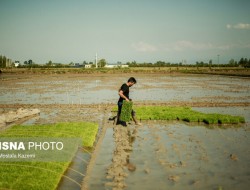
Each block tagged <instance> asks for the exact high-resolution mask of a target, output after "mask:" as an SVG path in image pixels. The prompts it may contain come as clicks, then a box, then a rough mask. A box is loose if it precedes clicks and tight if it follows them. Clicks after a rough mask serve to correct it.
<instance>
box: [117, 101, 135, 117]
mask: <svg viewBox="0 0 250 190" xmlns="http://www.w3.org/2000/svg"><path fill="white" fill-rule="evenodd" d="M132 106H133V102H132V101H129V102H127V101H126V100H123V103H122V110H121V115H120V120H121V121H126V122H128V121H130V117H131V112H132Z"/></svg>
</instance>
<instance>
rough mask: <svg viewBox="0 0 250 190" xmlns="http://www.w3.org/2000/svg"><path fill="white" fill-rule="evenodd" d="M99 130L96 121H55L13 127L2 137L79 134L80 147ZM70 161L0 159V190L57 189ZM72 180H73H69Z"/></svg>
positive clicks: (71, 135)
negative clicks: (53, 122)
mask: <svg viewBox="0 0 250 190" xmlns="http://www.w3.org/2000/svg"><path fill="white" fill-rule="evenodd" d="M97 131H98V125H97V124H95V123H87V122H81V123H80V122H79V123H58V124H50V125H33V126H22V125H17V126H13V127H11V128H10V129H8V130H5V131H3V132H1V133H0V138H1V137H80V138H81V139H82V140H83V146H85V147H92V146H93V144H94V141H95V137H96V134H97ZM69 164H70V162H0V189H18V190H27V189H29V190H33V189H34V190H40V189H41V190H53V189H56V187H57V185H58V183H59V182H60V180H61V177H62V176H63V174H64V172H65V171H66V169H67V168H68V166H69ZM68 180H72V179H68Z"/></svg>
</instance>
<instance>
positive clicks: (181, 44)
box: [131, 40, 250, 52]
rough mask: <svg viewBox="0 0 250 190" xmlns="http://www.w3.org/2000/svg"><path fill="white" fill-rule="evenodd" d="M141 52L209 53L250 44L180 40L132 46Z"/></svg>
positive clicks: (141, 43) (248, 46)
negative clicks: (209, 51) (208, 51)
mask: <svg viewBox="0 0 250 190" xmlns="http://www.w3.org/2000/svg"><path fill="white" fill-rule="evenodd" d="M131 46H132V47H133V48H134V49H135V50H136V51H139V52H156V51H161V52H185V51H207V50H225V51H227V50H231V49H239V48H250V42H244V43H240V42H238V43H231V44H212V43H210V42H207V43H201V42H193V41H188V40H180V41H176V42H173V43H169V44H161V45H158V46H156V45H152V44H148V43H145V42H138V43H133V44H132V45H131Z"/></svg>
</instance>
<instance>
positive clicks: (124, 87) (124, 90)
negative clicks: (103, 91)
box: [118, 83, 129, 102]
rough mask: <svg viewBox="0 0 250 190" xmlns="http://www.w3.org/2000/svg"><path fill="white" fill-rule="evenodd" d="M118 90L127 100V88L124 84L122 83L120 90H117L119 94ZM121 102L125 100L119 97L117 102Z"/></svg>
mask: <svg viewBox="0 0 250 190" xmlns="http://www.w3.org/2000/svg"><path fill="white" fill-rule="evenodd" d="M120 90H122V91H123V95H124V96H126V97H127V98H128V99H129V86H128V85H127V84H126V83H124V84H123V85H122V86H121V88H120V89H119V92H120ZM123 100H125V99H124V98H122V97H121V96H120V98H119V100H118V102H122V101H123Z"/></svg>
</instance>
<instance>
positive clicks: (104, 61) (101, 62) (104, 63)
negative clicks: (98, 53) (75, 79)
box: [97, 59, 107, 67]
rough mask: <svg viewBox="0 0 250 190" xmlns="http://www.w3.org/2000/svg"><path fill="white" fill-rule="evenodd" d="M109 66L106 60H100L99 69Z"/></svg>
mask: <svg viewBox="0 0 250 190" xmlns="http://www.w3.org/2000/svg"><path fill="white" fill-rule="evenodd" d="M106 64H107V62H106V60H105V59H100V60H99V61H98V63H97V65H98V67H104V66H105V65H106Z"/></svg>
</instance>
